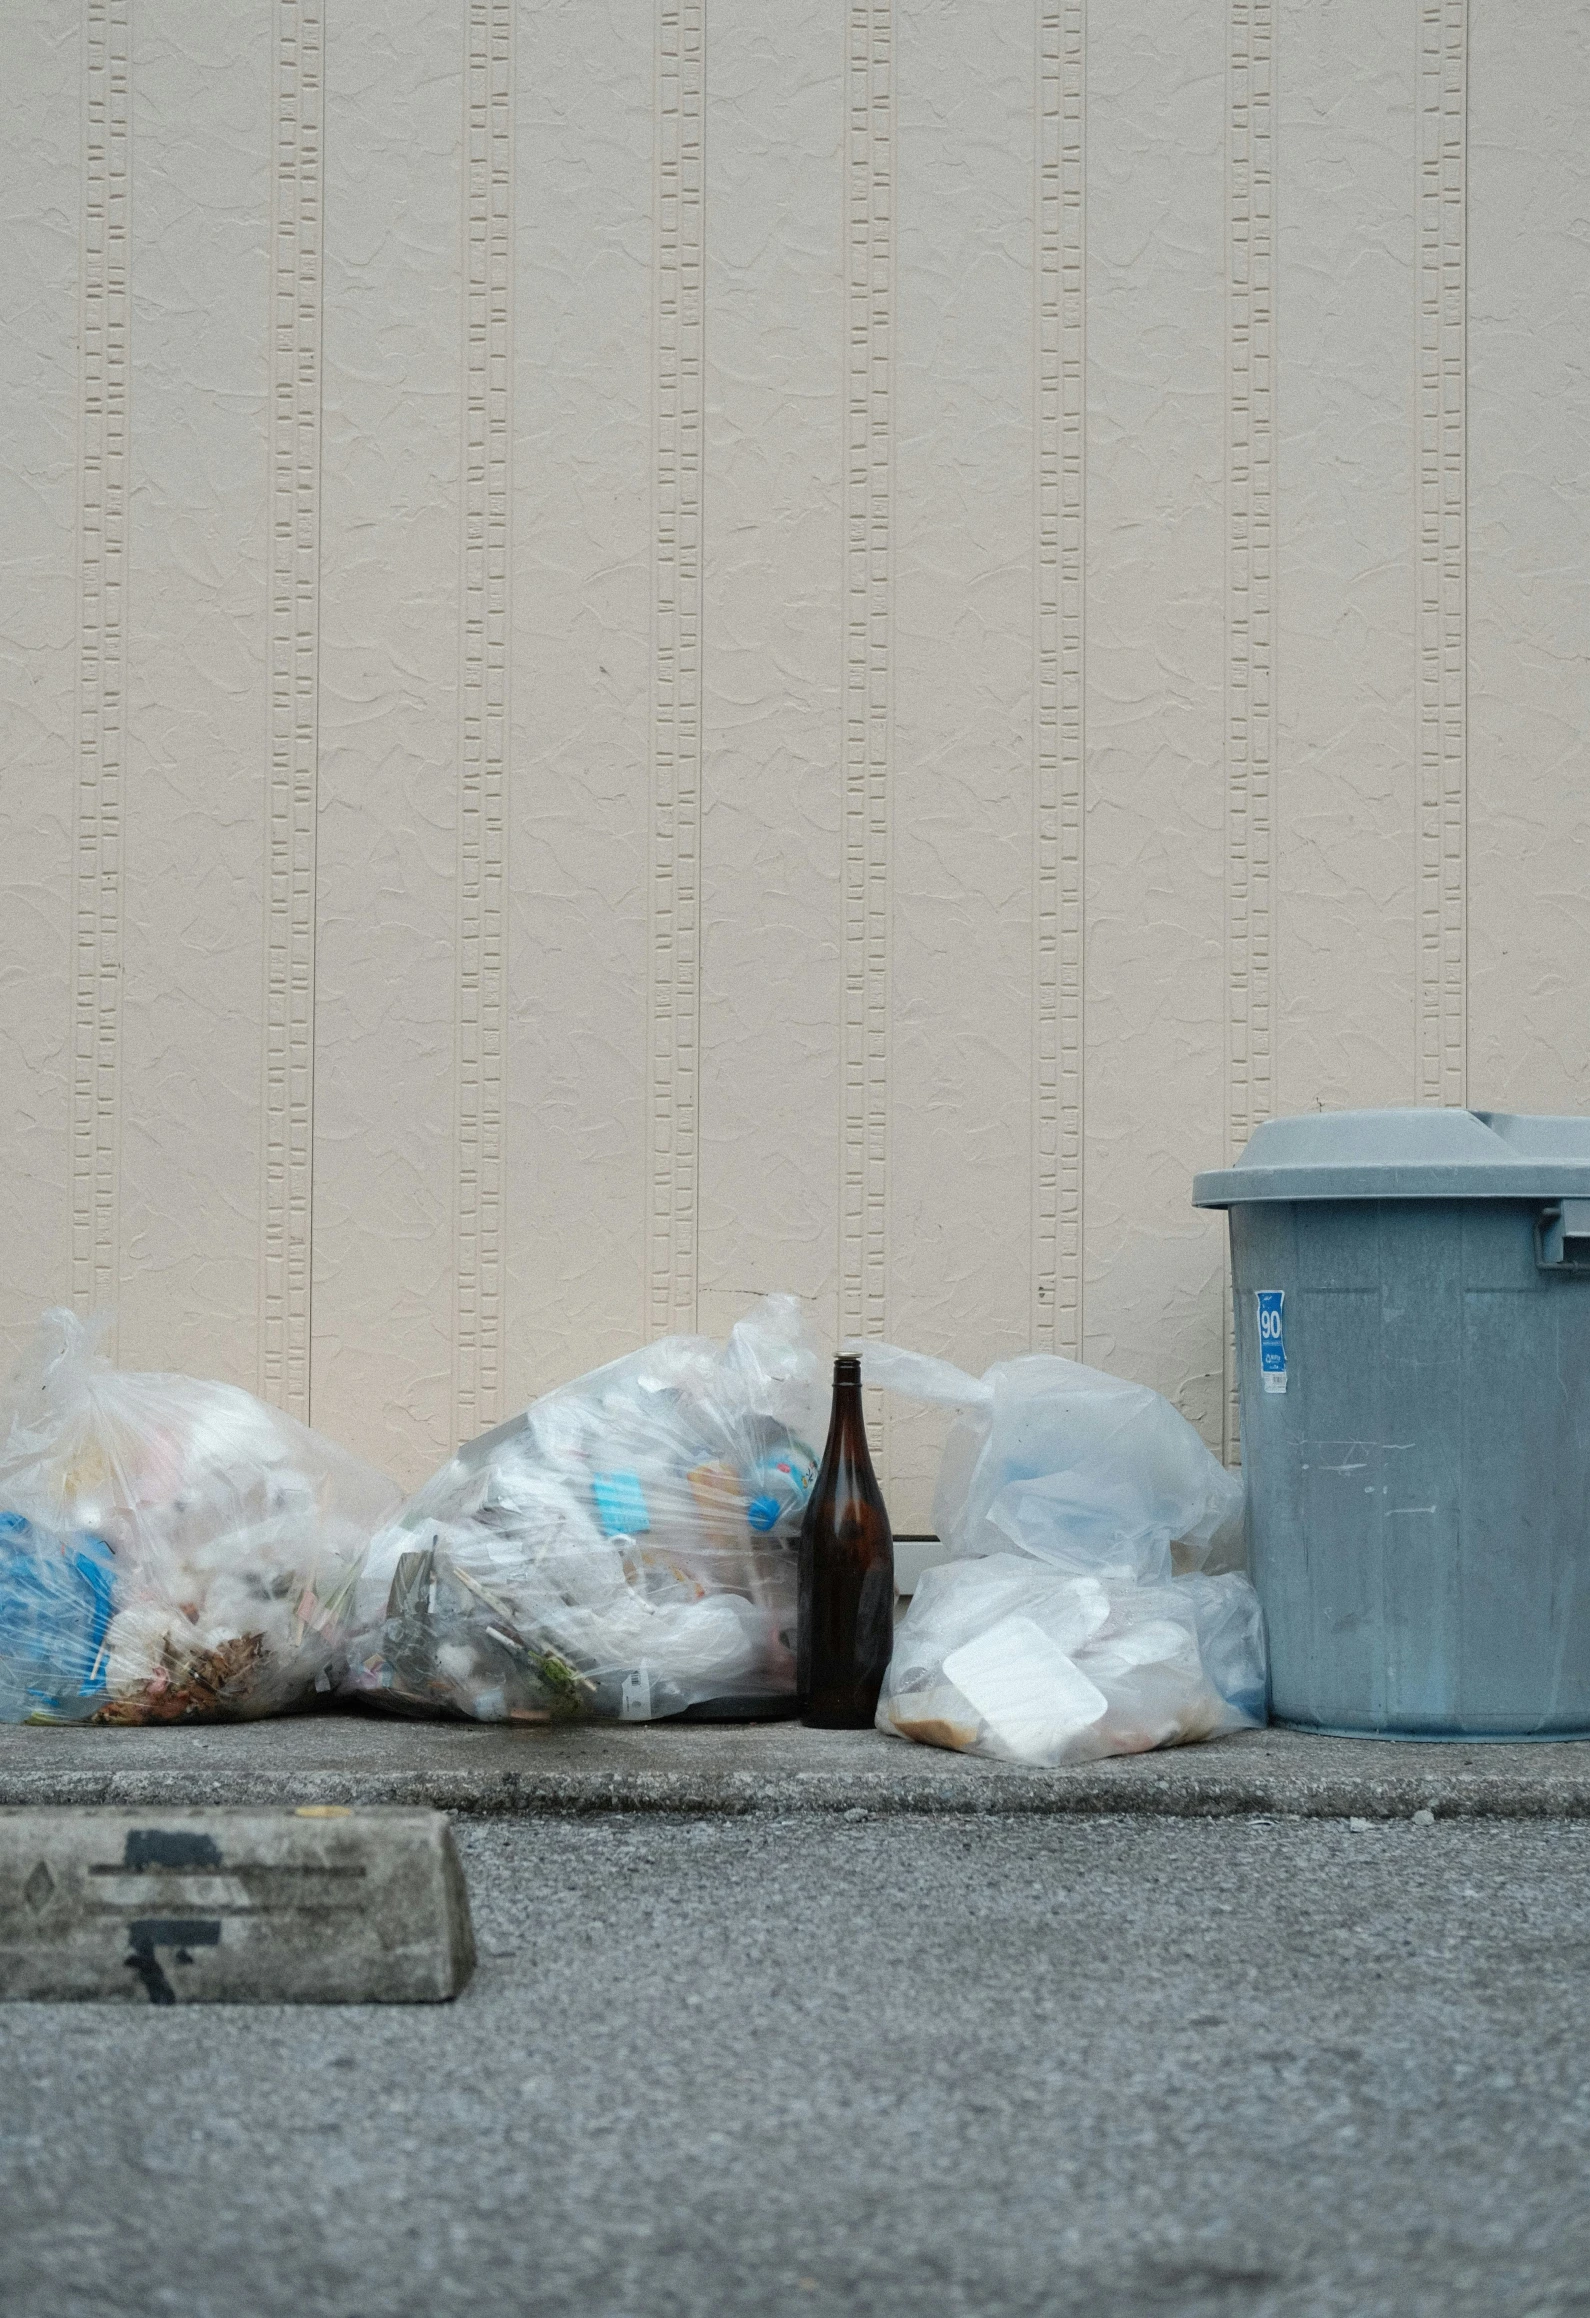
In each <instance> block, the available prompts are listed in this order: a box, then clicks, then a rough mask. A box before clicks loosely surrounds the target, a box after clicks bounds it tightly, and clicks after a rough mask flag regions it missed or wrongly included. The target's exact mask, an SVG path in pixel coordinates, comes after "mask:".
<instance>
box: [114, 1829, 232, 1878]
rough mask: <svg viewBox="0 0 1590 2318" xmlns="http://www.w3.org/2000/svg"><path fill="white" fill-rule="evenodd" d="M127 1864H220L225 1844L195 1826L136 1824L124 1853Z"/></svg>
mask: <svg viewBox="0 0 1590 2318" xmlns="http://www.w3.org/2000/svg"><path fill="white" fill-rule="evenodd" d="M122 1865H123V1866H124V1867H131V1868H134V1869H136V1868H140V1867H219V1866H220V1865H221V1846H220V1845H219V1844H218V1843H217V1842H216V1840H215V1837H214V1836H213V1835H202V1834H200V1833H199V1832H198V1830H197V1829H196V1828H192V1827H171V1828H166V1827H133V1828H130V1829H129V1830H128V1834H127V1843H126V1848H125V1849H124V1851H123V1852H122Z"/></svg>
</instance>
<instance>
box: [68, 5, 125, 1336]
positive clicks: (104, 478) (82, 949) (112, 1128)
mask: <svg viewBox="0 0 1590 2318" xmlns="http://www.w3.org/2000/svg"><path fill="white" fill-rule="evenodd" d="M86 29H87V39H86V45H85V52H84V76H83V130H84V138H83V219H82V288H81V301H82V303H81V339H80V347H81V357H80V359H81V410H80V416H79V428H80V435H79V450H78V611H79V618H78V725H77V751H78V753H77V768H78V769H77V800H76V804H77V819H76V840H75V842H76V866H75V893H74V905H73V906H74V914H75V938H74V951H73V988H72V1234H71V1246H72V1300H73V1302H74V1303H75V1304H76V1306H77V1308H78V1310H79V1311H82V1312H89V1311H95V1310H107V1311H109V1310H112V1309H113V1308H114V1303H115V1297H116V1291H117V1285H118V1250H117V1236H116V1208H117V1173H118V1149H119V1103H118V1079H119V1060H120V1044H121V1038H120V1033H121V995H120V993H121V930H122V803H123V800H122V765H123V742H124V738H125V699H126V686H125V667H124V640H125V633H126V612H127V362H128V343H127V326H128V298H127V230H128V200H129V192H130V181H129V175H128V170H129V164H130V159H131V152H130V142H129V122H128V97H129V92H128V58H129V52H130V27H129V0H88V9H87V27H86Z"/></svg>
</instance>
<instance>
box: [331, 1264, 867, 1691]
mask: <svg viewBox="0 0 1590 2318" xmlns="http://www.w3.org/2000/svg"><path fill="white" fill-rule="evenodd" d="M825 1422H826V1380H825V1376H824V1371H823V1365H822V1362H821V1361H820V1359H819V1357H818V1354H817V1350H816V1347H815V1345H814V1344H813V1343H812V1342H811V1340H810V1339H809V1337H808V1336H807V1334H806V1331H805V1328H804V1325H803V1323H802V1319H801V1313H800V1307H799V1305H798V1303H797V1302H796V1300H795V1298H794V1297H793V1296H768V1297H765V1298H764V1299H763V1300H762V1302H761V1303H760V1304H759V1305H758V1306H757V1307H756V1309H755V1310H754V1311H753V1312H752V1313H751V1314H750V1315H749V1316H748V1317H747V1318H746V1319H744V1320H742V1321H741V1322H740V1324H739V1325H738V1326H737V1327H736V1328H735V1329H734V1330H733V1331H732V1332H731V1334H730V1336H729V1340H728V1343H727V1344H726V1345H720V1344H717V1343H714V1342H713V1341H712V1340H711V1339H709V1338H706V1337H699V1336H666V1337H663V1338H662V1339H661V1340H660V1341H659V1342H657V1343H655V1344H650V1345H647V1346H646V1347H645V1349H644V1350H642V1351H640V1352H633V1353H630V1354H629V1355H627V1356H626V1357H625V1358H624V1359H622V1360H616V1361H614V1362H613V1363H612V1364H611V1365H610V1366H609V1367H606V1368H599V1369H597V1370H595V1371H594V1372H593V1373H592V1374H591V1375H589V1376H583V1377H581V1378H579V1379H578V1381H577V1382H575V1383H573V1384H565V1385H560V1386H559V1387H557V1389H556V1390H554V1391H552V1392H549V1393H546V1394H545V1395H543V1397H542V1398H541V1399H540V1400H538V1401H535V1402H534V1403H533V1404H532V1405H531V1406H530V1407H529V1408H528V1409H526V1410H525V1411H524V1412H523V1413H522V1414H521V1415H519V1416H516V1417H513V1418H511V1419H510V1420H509V1422H508V1423H507V1424H504V1425H499V1426H498V1427H497V1428H496V1430H495V1431H493V1432H489V1433H486V1434H484V1435H482V1437H481V1438H480V1439H479V1440H477V1441H472V1442H470V1443H469V1444H468V1445H467V1446H466V1447H464V1448H462V1449H460V1450H459V1451H458V1452H457V1454H456V1455H454V1456H453V1457H450V1458H449V1459H448V1461H447V1463H446V1464H445V1465H444V1466H443V1467H442V1469H441V1471H440V1472H439V1473H437V1474H436V1475H435V1476H434V1477H433V1478H432V1479H431V1480H430V1481H428V1482H427V1483H426V1485H425V1486H424V1488H423V1489H421V1490H420V1491H419V1492H418V1494H417V1495H416V1496H414V1497H412V1498H411V1499H410V1500H409V1502H408V1504H407V1505H406V1506H405V1507H404V1508H403V1510H402V1512H401V1514H400V1515H399V1517H398V1519H397V1521H396V1522H395V1523H394V1524H393V1525H392V1527H391V1528H390V1529H388V1530H387V1531H385V1532H384V1533H383V1535H382V1536H380V1537H379V1538H377V1540H376V1542H375V1545H374V1547H373V1548H372V1550H371V1553H370V1557H369V1560H368V1562H367V1564H366V1566H365V1572H364V1576H363V1578H362V1580H361V1582H360V1586H359V1594H358V1607H357V1611H356V1615H355V1619H354V1633H353V1638H352V1640H351V1641H350V1644H349V1649H348V1663H347V1672H346V1675H345V1677H344V1687H345V1688H346V1689H347V1690H349V1691H350V1692H352V1693H353V1694H354V1695H356V1696H359V1697H362V1698H365V1699H368V1700H370V1701H371V1702H373V1703H375V1704H379V1705H383V1706H387V1707H391V1708H393V1709H396V1710H397V1711H400V1712H402V1711H407V1712H409V1713H421V1714H426V1713H429V1714H462V1715H467V1716H470V1717H472V1718H473V1719H474V1720H476V1721H481V1722H545V1721H548V1720H550V1719H552V1718H554V1717H561V1716H566V1715H580V1714H587V1715H597V1716H606V1717H611V1718H616V1719H618V1720H621V1721H631V1722H651V1721H655V1720H658V1719H660V1718H661V1717H663V1716H667V1715H674V1714H680V1713H683V1712H685V1711H687V1710H689V1709H692V1708H694V1709H697V1710H700V1711H702V1712H706V1711H709V1710H710V1711H711V1712H714V1713H721V1714H725V1715H730V1716H733V1715H747V1716H754V1715H756V1714H759V1713H770V1712H777V1711H779V1709H780V1706H781V1704H783V1705H792V1704H793V1699H794V1688H795V1607H796V1560H797V1548H798V1543H799V1538H800V1525H801V1517H802V1514H803V1513H804V1511H805V1506H806V1500H807V1498H808V1497H809V1495H810V1494H811V1488H812V1482H813V1480H814V1478H815V1475H816V1466H817V1459H816V1456H815V1454H814V1452H813V1448H812V1443H813V1442H814V1441H820V1440H821V1438H822V1428H823V1426H824V1424H825Z"/></svg>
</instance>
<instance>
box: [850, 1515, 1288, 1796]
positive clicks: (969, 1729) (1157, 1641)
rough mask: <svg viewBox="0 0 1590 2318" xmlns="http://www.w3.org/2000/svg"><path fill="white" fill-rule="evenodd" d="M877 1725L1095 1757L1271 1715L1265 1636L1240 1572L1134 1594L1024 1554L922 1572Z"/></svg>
mask: <svg viewBox="0 0 1590 2318" xmlns="http://www.w3.org/2000/svg"><path fill="white" fill-rule="evenodd" d="M877 1719H878V1728H879V1729H880V1730H885V1731H893V1732H894V1733H896V1734H897V1735H898V1736H899V1737H901V1738H909V1739H917V1740H920V1741H922V1742H923V1743H924V1744H926V1745H929V1746H941V1747H954V1748H957V1749H959V1750H960V1751H961V1752H963V1753H966V1754H977V1755H995V1756H999V1757H1002V1758H1003V1759H1004V1760H1006V1761H1008V1762H1017V1763H1036V1764H1059V1763H1088V1762H1096V1761H1097V1760H1098V1759H1099V1758H1100V1757H1101V1756H1104V1755H1127V1754H1142V1753H1146V1752H1147V1751H1148V1750H1149V1749H1150V1748H1152V1747H1165V1746H1179V1745H1183V1744H1185V1743H1187V1742H1188V1741H1190V1740H1195V1739H1206V1738H1216V1737H1218V1736H1220V1734H1221V1733H1223V1732H1225V1731H1233V1730H1242V1729H1245V1728H1248V1727H1251V1726H1252V1725H1254V1724H1256V1723H1261V1722H1263V1720H1264V1719H1265V1662H1264V1636H1263V1629H1262V1626H1261V1623H1260V1620H1259V1615H1258V1600H1257V1597H1256V1596H1255V1594H1254V1591H1253V1588H1252V1587H1251V1586H1250V1585H1249V1583H1248V1581H1247V1579H1246V1578H1245V1577H1241V1576H1239V1575H1237V1574H1235V1573H1233V1572H1227V1573H1225V1574H1224V1575H1221V1576H1217V1577H1204V1576H1202V1575H1192V1576H1188V1577H1178V1578H1170V1579H1167V1580H1166V1581H1165V1583H1164V1584H1162V1585H1139V1584H1138V1583H1137V1582H1136V1581H1135V1579H1133V1578H1132V1577H1130V1576H1129V1575H1128V1574H1127V1573H1126V1572H1125V1571H1123V1570H1121V1569H1114V1570H1109V1571H1105V1572H1102V1573H1101V1574H1099V1575H1097V1576H1089V1575H1086V1574H1083V1573H1080V1572H1078V1573H1075V1574H1071V1573H1063V1572H1060V1571H1057V1570H1054V1569H1051V1568H1047V1567H1045V1566H1044V1565H1043V1564H1042V1563H1040V1562H1036V1561H1034V1560H1032V1559H1030V1558H1029V1557H1028V1556H1026V1555H1023V1554H1015V1553H996V1554H989V1555H986V1556H984V1557H982V1558H980V1559H976V1560H963V1561H952V1562H945V1563H944V1564H942V1565H941V1566H940V1567H939V1568H937V1569H930V1570H927V1571H925V1572H924V1573H923V1575H922V1577H921V1579H920V1580H919V1581H918V1584H917V1590H916V1592H915V1594H914V1595H913V1597H912V1600H911V1604H910V1607H909V1609H908V1610H907V1611H906V1614H905V1616H904V1618H903V1619H902V1620H901V1622H900V1626H899V1629H898V1631H897V1633H896V1635H895V1646H894V1655H893V1657H892V1658H891V1659H890V1661H889V1670H888V1672H887V1674H886V1675H885V1676H884V1683H883V1692H882V1696H881V1697H880V1699H879V1702H878V1717H877Z"/></svg>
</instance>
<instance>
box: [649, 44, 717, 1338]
mask: <svg viewBox="0 0 1590 2318" xmlns="http://www.w3.org/2000/svg"><path fill="white" fill-rule="evenodd" d="M703 13H704V11H703V0H658V14H657V211H656V308H655V314H654V319H653V332H654V338H653V344H654V357H653V359H654V362H655V378H654V392H655V395H656V404H655V424H656V460H655V497H654V511H655V512H654V529H653V553H652V562H653V588H654V592H653V604H652V621H653V629H652V731H651V770H652V825H651V836H652V876H651V1067H650V1087H649V1102H648V1120H649V1130H650V1136H651V1153H650V1202H651V1205H650V1230H649V1233H648V1257H647V1272H648V1277H647V1321H648V1325H649V1327H650V1331H651V1333H652V1334H653V1335H654V1336H661V1335H666V1334H667V1333H668V1331H669V1330H670V1329H686V1330H693V1329H694V1327H695V1325H696V1272H697V1219H696V1202H697V1186H698V1180H699V1151H698V1144H699V1136H700V1119H699V1105H700V1066H699V1037H700V1021H701V482H702V456H701V454H702V256H703V247H702V229H703V222H704V221H703V214H702V211H703V183H704V169H703V160H704V156H703V149H702V125H703V112H704V95H705V56H704V46H703V44H704V35H705V27H704V23H703Z"/></svg>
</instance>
